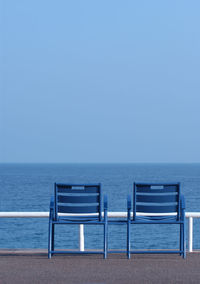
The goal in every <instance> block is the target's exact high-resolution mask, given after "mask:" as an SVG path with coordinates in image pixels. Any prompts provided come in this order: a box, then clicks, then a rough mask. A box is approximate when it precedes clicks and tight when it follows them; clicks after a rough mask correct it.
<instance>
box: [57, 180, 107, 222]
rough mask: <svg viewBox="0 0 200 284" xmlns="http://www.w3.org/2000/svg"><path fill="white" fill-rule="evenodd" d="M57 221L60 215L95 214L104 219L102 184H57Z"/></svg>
mask: <svg viewBox="0 0 200 284" xmlns="http://www.w3.org/2000/svg"><path fill="white" fill-rule="evenodd" d="M54 204H55V219H57V217H58V213H73V214H85V215H87V214H88V216H92V214H94V215H95V216H97V218H99V220H101V219H102V213H101V184H60V183H55V203H54Z"/></svg>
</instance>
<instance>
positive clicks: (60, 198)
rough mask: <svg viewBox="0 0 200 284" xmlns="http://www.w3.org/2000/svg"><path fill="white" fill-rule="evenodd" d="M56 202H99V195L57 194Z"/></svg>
mask: <svg viewBox="0 0 200 284" xmlns="http://www.w3.org/2000/svg"><path fill="white" fill-rule="evenodd" d="M58 202H60V203H95V202H97V203H99V202H100V198H99V195H96V196H93V195H92V196H90V195H88V196H84V195H83V196H81V195H75V196H74V195H73V196H64V195H59V196H58Z"/></svg>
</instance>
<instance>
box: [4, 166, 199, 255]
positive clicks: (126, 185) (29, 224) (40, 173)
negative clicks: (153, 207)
mask: <svg viewBox="0 0 200 284" xmlns="http://www.w3.org/2000/svg"><path fill="white" fill-rule="evenodd" d="M55 182H58V183H80V184H82V183H83V184H84V183H101V185H102V191H103V194H107V196H108V211H117V212H119V211H126V210H127V195H128V194H130V195H132V191H133V182H166V183H167V182H180V183H181V192H182V193H183V194H184V196H185V200H186V211H187V212H200V164H198V163H196V164H165V163H163V164H150V163H148V164H147V163H146V164H142V163H135V164H134V163H133V164H132V163H129V164H0V211H17V212H18V211H21V212H22V211H26V212H27V211H28V212H34V211H37V212H38V211H41V212H47V211H49V203H50V197H51V196H52V195H53V189H54V183H55ZM84 233H85V248H86V249H101V248H102V247H103V228H102V226H94V225H90V226H85V227H84ZM178 233H179V231H178V226H176V225H160V226H158V225H134V226H133V225H132V226H131V247H132V248H133V249H148V248H150V249H154V248H158V249H159V248H160V249H162V248H163V249H168V248H169V249H171V248H172V249H174V248H178V240H179V237H178ZM47 240H48V219H47V218H29V219H28V218H1V219H0V248H13V249H21V248H23V249H28V248H44V249H46V248H47ZM78 247H79V226H77V225H70V226H57V228H56V248H64V249H67V248H69V249H73V248H74V249H77V248H78ZM125 248H126V226H125V225H119V226H118V225H110V226H109V249H120V250H122V249H125ZM194 248H200V220H199V219H198V218H196V219H195V220H194Z"/></svg>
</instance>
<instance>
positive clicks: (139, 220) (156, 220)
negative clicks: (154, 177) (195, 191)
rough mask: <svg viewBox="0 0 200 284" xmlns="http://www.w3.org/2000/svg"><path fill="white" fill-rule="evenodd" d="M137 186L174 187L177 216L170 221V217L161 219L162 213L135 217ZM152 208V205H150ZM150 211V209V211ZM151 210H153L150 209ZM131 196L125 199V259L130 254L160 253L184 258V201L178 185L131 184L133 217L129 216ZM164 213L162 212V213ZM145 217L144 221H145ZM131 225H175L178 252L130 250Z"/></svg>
mask: <svg viewBox="0 0 200 284" xmlns="http://www.w3.org/2000/svg"><path fill="white" fill-rule="evenodd" d="M137 186H176V187H177V188H178V205H177V207H178V208H177V212H176V213H177V216H176V218H174V220H173V219H172V217H171V216H165V217H164V218H163V216H162V213H159V214H158V215H157V217H156V216H151V217H150V216H148V213H147V214H146V216H145V214H144V215H143V216H142V217H141V216H138V215H137V211H136V207H137V200H136V188H137ZM152 206H153V205H152ZM150 210H151V209H150ZM152 210H153V209H152ZM131 211H132V206H131V196H130V195H128V198H127V258H130V257H131V254H143V253H151V254H160V253H178V254H180V255H182V257H183V258H186V229H185V223H186V221H185V199H184V196H183V195H181V194H180V183H134V184H133V211H132V213H133V217H132V216H131ZM163 213H164V212H163ZM145 217H146V219H145ZM131 224H133V225H135V224H177V225H179V226H180V234H179V235H180V239H179V246H180V247H179V250H131V244H130V237H131V234H130V225H131Z"/></svg>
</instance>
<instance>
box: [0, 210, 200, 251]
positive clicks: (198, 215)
mask: <svg viewBox="0 0 200 284" xmlns="http://www.w3.org/2000/svg"><path fill="white" fill-rule="evenodd" d="M185 215H186V218H188V251H189V252H193V219H194V218H200V212H186V213H185ZM48 217H49V212H0V218H48ZM126 217H127V212H108V218H126ZM79 249H80V251H84V226H83V225H82V224H81V225H80V230H79Z"/></svg>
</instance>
